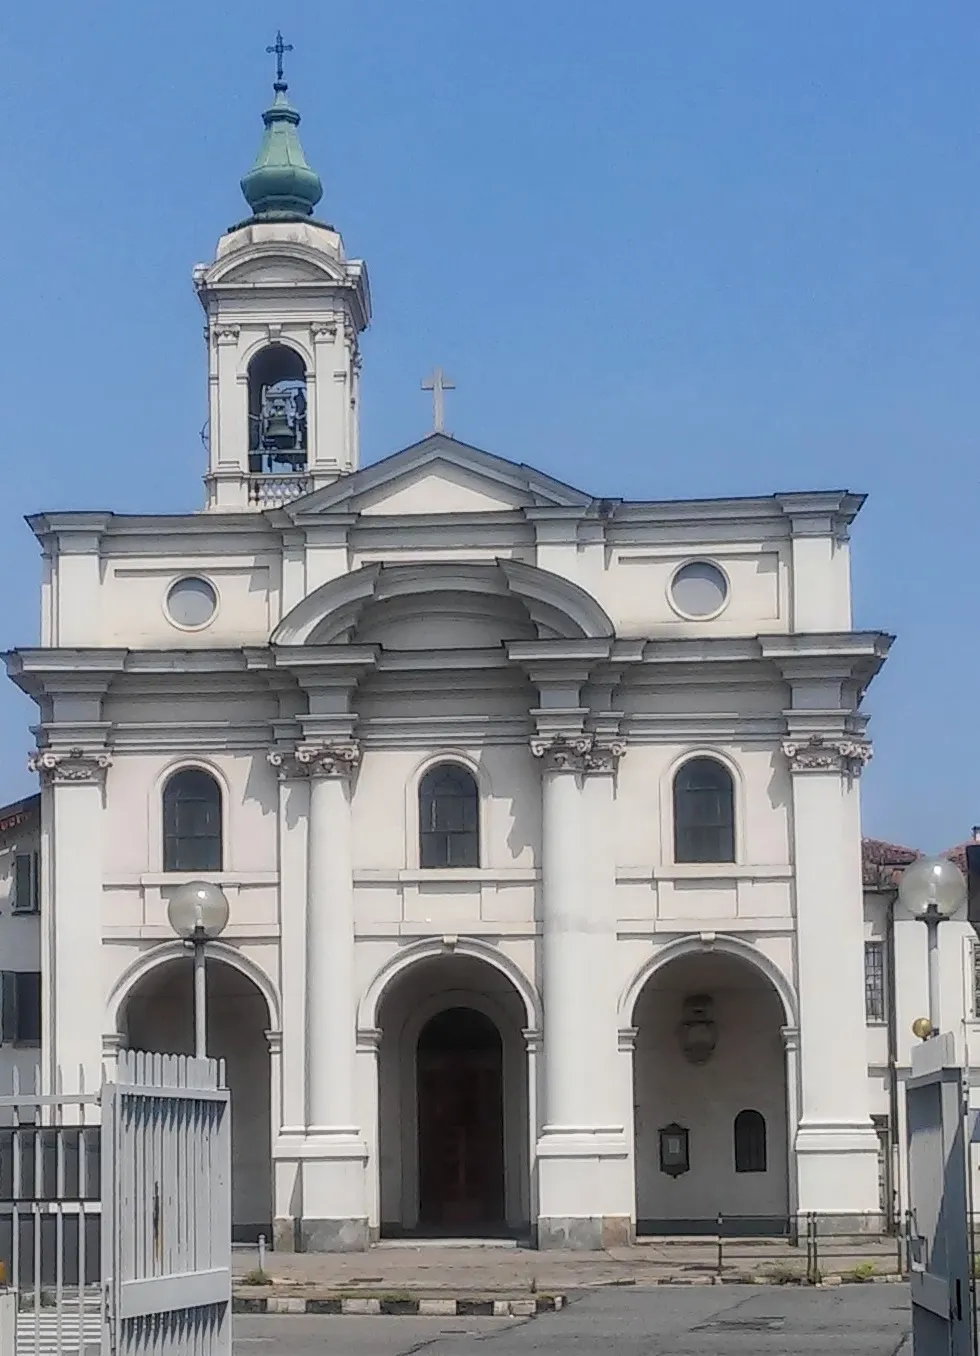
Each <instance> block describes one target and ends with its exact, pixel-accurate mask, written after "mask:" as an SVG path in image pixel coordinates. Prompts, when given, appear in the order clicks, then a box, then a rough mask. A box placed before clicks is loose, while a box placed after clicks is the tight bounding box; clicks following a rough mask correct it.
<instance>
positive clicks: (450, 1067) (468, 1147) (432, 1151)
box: [417, 1008, 504, 1229]
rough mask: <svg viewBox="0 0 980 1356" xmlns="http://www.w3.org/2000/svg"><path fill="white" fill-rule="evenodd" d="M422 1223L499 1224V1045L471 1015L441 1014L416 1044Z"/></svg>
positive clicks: (489, 1027)
mask: <svg viewBox="0 0 980 1356" xmlns="http://www.w3.org/2000/svg"><path fill="white" fill-rule="evenodd" d="M417 1067H418V1127H419V1222H420V1224H422V1226H423V1227H429V1228H436V1227H439V1228H443V1229H459V1228H465V1227H466V1226H469V1225H480V1226H487V1225H491V1226H492V1225H499V1224H502V1223H503V1221H504V1106H503V1045H502V1042H501V1039H500V1032H499V1031H498V1030H497V1028H496V1026H495V1025H494V1023H493V1022H492V1021H491V1020H490V1018H489V1017H487V1016H485V1014H484V1013H482V1012H478V1011H477V1010H476V1009H474V1008H445V1009H444V1010H443V1011H442V1012H440V1013H437V1014H436V1016H435V1017H432V1018H430V1020H429V1021H428V1022H427V1023H426V1024H425V1026H424V1027H423V1028H422V1032H421V1034H420V1036H419V1043H418V1065H417Z"/></svg>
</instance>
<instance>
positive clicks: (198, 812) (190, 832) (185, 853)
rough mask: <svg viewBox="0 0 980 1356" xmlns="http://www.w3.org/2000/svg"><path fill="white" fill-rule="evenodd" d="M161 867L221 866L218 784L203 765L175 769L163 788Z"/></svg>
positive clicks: (197, 868) (201, 868)
mask: <svg viewBox="0 0 980 1356" xmlns="http://www.w3.org/2000/svg"><path fill="white" fill-rule="evenodd" d="M163 869H164V871H220V870H221V869H222V863H221V787H220V786H219V785H218V783H217V782H216V781H215V779H214V778H213V777H212V776H211V774H210V772H205V771H204V769H203V768H199V767H188V768H184V769H183V771H182V772H175V773H174V775H173V776H172V777H171V778H170V780H169V781H168V782H167V784H166V786H165V787H164V788H163Z"/></svg>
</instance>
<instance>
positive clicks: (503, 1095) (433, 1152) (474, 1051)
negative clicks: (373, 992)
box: [379, 956, 531, 1238]
mask: <svg viewBox="0 0 980 1356" xmlns="http://www.w3.org/2000/svg"><path fill="white" fill-rule="evenodd" d="M379 1025H380V1028H381V1033H382V1034H381V1045H380V1051H379V1074H380V1081H379V1135H380V1154H379V1160H380V1174H381V1180H380V1195H381V1233H382V1236H387V1237H404V1236H412V1235H418V1236H427V1237H477V1238H478V1237H504V1236H508V1235H510V1236H515V1237H523V1236H526V1235H527V1234H528V1232H529V1229H530V1224H529V1220H530V1213H531V1210H530V1185H529V1166H528V1164H529V1134H528V1124H529V1121H528V1116H529V1101H528V1077H527V1052H526V1046H525V1040H524V1035H523V1031H524V1028H525V1027H526V1025H527V1016H526V1012H525V1008H524V1003H523V1000H522V999H521V997H520V995H519V994H518V993H517V990H516V989H515V988H514V986H513V985H512V984H511V982H510V980H509V979H507V978H506V977H505V976H504V975H503V974H502V973H501V972H500V971H499V970H497V969H496V968H495V967H494V966H492V965H490V964H488V963H486V962H484V961H481V960H477V959H474V958H473V957H469V956H445V957H430V958H428V959H425V960H420V961H418V962H417V963H416V964H415V965H413V966H411V967H409V969H407V970H405V971H403V972H402V973H401V974H400V975H398V976H397V977H396V978H395V979H393V980H392V981H391V984H390V985H389V987H388V988H387V989H386V991H385V993H384V995H383V997H382V1000H381V1006H380V1011H379Z"/></svg>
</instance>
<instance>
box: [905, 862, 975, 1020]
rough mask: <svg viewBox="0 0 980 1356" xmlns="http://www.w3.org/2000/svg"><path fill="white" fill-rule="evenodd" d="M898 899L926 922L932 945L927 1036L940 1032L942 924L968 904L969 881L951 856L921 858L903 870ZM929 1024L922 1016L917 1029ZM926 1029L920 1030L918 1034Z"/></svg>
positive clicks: (930, 951)
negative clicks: (952, 860) (940, 928)
mask: <svg viewBox="0 0 980 1356" xmlns="http://www.w3.org/2000/svg"><path fill="white" fill-rule="evenodd" d="M898 899H899V903H900V904H902V905H903V906H904V907H905V908H906V909H908V911H909V913H910V914H911V915H912V917H913V918H919V919H921V920H922V922H923V923H925V925H926V929H927V936H928V946H929V1019H928V1032H927V1033H926V1035H925V1036H923V1039H926V1038H927V1037H931V1036H938V1035H939V1027H938V1025H937V1023H938V1021H939V924H940V923H942V922H945V920H946V919H947V918H951V917H952V916H953V914H954V913H958V912H959V911H960V909H962V908H963V906H964V904H965V903H966V881H965V880H964V879H963V873H962V871H960V869H959V867H958V866H957V865H956V863H955V862H951V861H950V860H949V858H948V857H920V858H919V860H918V861H916V862H913V863H912V865H911V866H907V867H906V868H905V870H904V871H903V872H902V879H901V880H900V882H899V885H898ZM920 1025H921V1027H922V1028H924V1027H925V1026H926V1023H925V1022H923V1021H922V1019H921V1018H920V1019H919V1020H918V1021H917V1022H916V1023H915V1028H919V1027H920ZM920 1034H922V1032H921V1031H920V1030H918V1029H917V1030H916V1035H920Z"/></svg>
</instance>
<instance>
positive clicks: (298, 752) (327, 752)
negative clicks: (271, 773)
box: [266, 741, 361, 781]
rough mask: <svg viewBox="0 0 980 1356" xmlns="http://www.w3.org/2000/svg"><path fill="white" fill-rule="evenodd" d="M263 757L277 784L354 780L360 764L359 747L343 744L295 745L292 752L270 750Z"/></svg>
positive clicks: (350, 742) (349, 742)
mask: <svg viewBox="0 0 980 1356" xmlns="http://www.w3.org/2000/svg"><path fill="white" fill-rule="evenodd" d="M266 758H267V759H268V761H269V762H270V763H271V764H272V766H273V767H274V768H275V769H276V770H277V771H278V773H279V779H280V781H286V780H287V779H289V778H297V777H347V778H349V777H353V775H354V773H355V772H356V771H357V769H358V766H359V764H360V761H361V746H360V744H357V743H354V742H353V741H344V742H342V743H334V744H325V743H319V742H317V743H306V744H297V745H296V747H295V749H270V750H269V752H268V753H267V754H266Z"/></svg>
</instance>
